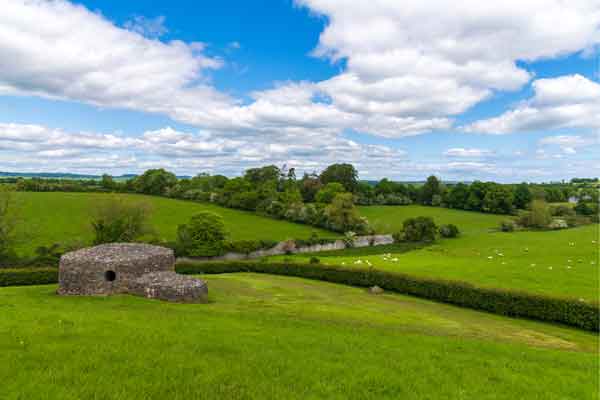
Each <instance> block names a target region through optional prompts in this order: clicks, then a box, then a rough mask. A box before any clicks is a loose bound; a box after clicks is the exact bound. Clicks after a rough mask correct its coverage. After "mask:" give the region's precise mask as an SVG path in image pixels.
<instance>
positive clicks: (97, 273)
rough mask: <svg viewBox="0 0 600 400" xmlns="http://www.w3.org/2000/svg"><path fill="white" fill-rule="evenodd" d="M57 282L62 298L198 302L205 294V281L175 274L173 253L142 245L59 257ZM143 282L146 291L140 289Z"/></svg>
mask: <svg viewBox="0 0 600 400" xmlns="http://www.w3.org/2000/svg"><path fill="white" fill-rule="evenodd" d="M146 275H148V276H147V277H146ZM144 277H146V278H145V279H141V278H144ZM160 279H163V281H162V282H161V281H160ZM58 280H59V288H58V293H59V294H62V295H109V294H115V293H132V294H137V295H142V296H145V297H152V298H160V299H165V300H172V301H195V302H197V301H204V300H206V296H207V293H208V289H207V287H206V283H205V282H204V281H201V280H199V279H194V278H191V277H185V276H180V275H177V274H176V273H175V256H174V254H173V250H171V249H167V248H164V247H159V246H152V245H148V244H141V243H111V244H103V245H100V246H96V247H90V248H86V249H81V250H77V251H73V252H70V253H67V254H65V255H63V256H62V257H61V260H60V267H59V276H58ZM144 282H146V283H147V284H148V286H147V288H146V287H144V288H142V287H141V286H140V285H143V284H144ZM159 283H160V285H159ZM146 289H148V290H146ZM148 293H156V295H151V296H150V295H148Z"/></svg>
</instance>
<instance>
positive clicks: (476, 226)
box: [359, 205, 508, 235]
mask: <svg viewBox="0 0 600 400" xmlns="http://www.w3.org/2000/svg"><path fill="white" fill-rule="evenodd" d="M359 210H360V213H361V215H363V216H365V217H367V219H368V220H369V222H370V223H371V226H372V227H373V228H374V229H375V230H376V231H377V232H379V233H394V232H398V231H400V230H401V229H402V222H404V220H405V219H407V218H410V217H417V216H424V217H431V218H433V219H434V221H435V222H436V224H438V225H441V224H454V225H456V226H458V227H459V228H460V230H461V232H462V233H464V234H467V235H474V234H480V233H487V232H489V231H490V230H491V229H496V228H498V226H499V224H500V222H501V221H503V220H505V219H507V218H508V217H507V216H505V215H495V214H484V213H480V212H471V211H462V210H452V209H449V208H442V207H426V206H417V205H411V206H368V207H360V208H359Z"/></svg>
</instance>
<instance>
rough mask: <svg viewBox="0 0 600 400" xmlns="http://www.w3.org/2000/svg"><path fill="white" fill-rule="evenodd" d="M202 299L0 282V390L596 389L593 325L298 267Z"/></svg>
mask: <svg viewBox="0 0 600 400" xmlns="http://www.w3.org/2000/svg"><path fill="white" fill-rule="evenodd" d="M203 279H206V280H207V282H208V285H209V288H210V289H209V297H210V300H211V302H210V303H209V304H172V303H166V302H161V301H155V300H148V299H144V298H138V297H132V296H127V295H120V296H111V297H59V296H56V295H55V290H56V285H46V286H30V287H9V288H0V310H1V312H0V354H2V362H1V363H0V380H1V381H2V396H1V397H2V399H3V400H4V399H6V400H12V399H61V400H71V399H73V400H75V399H88V398H95V399H108V398H110V399H123V400H129V399H159V398H168V399H234V398H235V399H323V398H326V399H349V398H353V399H408V400H410V399H450V398H451V399H511V400H512V399H516V398H518V399H545V400H546V399H548V400H551V399H573V400H586V399H590V400H592V399H595V398H597V397H596V396H597V387H598V376H599V374H598V373H599V370H598V362H597V361H598V360H597V354H596V350H597V345H598V337H597V335H594V334H590V333H587V332H583V331H578V330H574V329H569V328H565V327H561V326H554V325H550V324H543V323H537V322H532V321H525V320H517V319H510V318H504V317H499V316H495V315H491V314H486V313H481V312H477V311H473V310H468V309H462V308H458V307H454V306H449V305H444V304H439V303H434V302H429V301H425V300H421V299H417V298H412V297H407V296H401V295H396V294H383V295H371V294H369V293H367V291H365V290H364V289H358V288H352V287H346V286H341V285H334V284H329V283H325V282H316V281H307V280H302V279H297V278H289V277H279V276H269V275H253V274H228V275H216V276H214V275H213V276H204V277H203Z"/></svg>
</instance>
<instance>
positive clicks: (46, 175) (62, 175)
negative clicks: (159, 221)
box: [0, 171, 191, 180]
mask: <svg viewBox="0 0 600 400" xmlns="http://www.w3.org/2000/svg"><path fill="white" fill-rule="evenodd" d="M136 176H137V175H136V174H123V175H119V176H113V179H114V180H127V179H131V178H135V177H136ZM0 178H42V179H89V180H97V179H101V178H102V175H88V174H72V173H69V172H3V171H0ZM177 178H179V179H189V178H191V176H187V175H183V176H178V177H177Z"/></svg>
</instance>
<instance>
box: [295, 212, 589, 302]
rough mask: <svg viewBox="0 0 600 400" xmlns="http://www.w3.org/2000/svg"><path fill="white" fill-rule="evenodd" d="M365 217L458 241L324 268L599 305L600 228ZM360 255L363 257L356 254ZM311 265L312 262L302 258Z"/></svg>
mask: <svg viewBox="0 0 600 400" xmlns="http://www.w3.org/2000/svg"><path fill="white" fill-rule="evenodd" d="M361 213H362V214H363V215H365V216H367V217H368V218H369V220H370V221H371V222H372V224H373V225H374V226H375V227H376V229H377V230H378V231H380V232H394V231H397V230H399V229H400V227H401V226H402V221H403V220H404V219H406V218H408V217H411V216H418V215H426V216H431V217H433V218H434V219H435V221H436V223H438V224H442V223H454V224H456V225H457V226H458V227H459V228H460V230H461V232H462V235H461V237H459V238H457V239H444V240H440V241H438V242H437V243H436V244H434V245H432V246H427V247H424V248H422V249H420V250H414V251H409V252H397V253H394V252H393V251H392V254H391V255H389V256H388V255H382V254H375V255H373V254H371V255H360V254H356V253H357V252H353V251H346V252H344V251H341V252H338V253H337V254H331V253H330V254H328V255H327V256H319V255H318V257H319V258H320V259H321V262H322V263H325V264H333V265H345V266H347V267H356V268H366V266H367V265H368V264H367V261H368V262H369V263H371V265H372V266H373V268H377V269H383V270H389V271H397V272H403V273H407V274H411V275H416V276H426V277H433V278H444V279H451V280H462V281H467V282H470V283H473V284H476V285H479V286H487V287H499V288H511V289H516V290H524V291H528V292H533V293H543V294H548V295H552V296H569V297H574V298H583V299H586V300H597V299H598V287H599V279H600V274H599V261H600V260H598V254H599V253H598V251H599V244H598V237H599V226H598V224H594V225H588V226H584V227H580V228H574V229H566V230H561V231H545V232H512V233H505V232H498V231H496V230H495V229H496V228H497V227H498V223H499V221H500V220H502V219H505V218H506V217H504V216H498V215H490V214H482V213H474V212H468V211H459V210H449V209H445V208H434V207H422V206H396V207H394V206H388V207H363V208H361ZM358 253H360V251H358ZM294 257H295V258H297V259H301V260H307V258H308V257H309V256H307V255H296V256H294Z"/></svg>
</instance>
